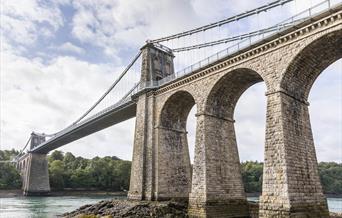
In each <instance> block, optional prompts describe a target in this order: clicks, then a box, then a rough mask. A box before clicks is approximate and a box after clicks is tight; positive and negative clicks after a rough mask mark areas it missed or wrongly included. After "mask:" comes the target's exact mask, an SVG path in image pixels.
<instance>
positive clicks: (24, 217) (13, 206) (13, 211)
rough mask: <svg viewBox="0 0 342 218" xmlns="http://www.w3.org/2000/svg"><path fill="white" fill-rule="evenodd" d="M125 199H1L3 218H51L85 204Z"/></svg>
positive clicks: (103, 197) (0, 213)
mask: <svg viewBox="0 0 342 218" xmlns="http://www.w3.org/2000/svg"><path fill="white" fill-rule="evenodd" d="M113 198H125V197H124V196H123V197H120V196H119V197H117V196H90V197H88V196H58V197H57V196H56V197H55V196H54V197H9V198H0V217H1V218H50V217H56V216H57V215H61V214H63V213H65V212H70V211H73V210H75V209H77V208H79V207H80V206H82V205H85V204H93V203H96V202H99V201H101V200H108V199H113Z"/></svg>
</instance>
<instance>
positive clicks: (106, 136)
mask: <svg viewBox="0 0 342 218" xmlns="http://www.w3.org/2000/svg"><path fill="white" fill-rule="evenodd" d="M268 2H270V1H266V0H259V1H256V0H255V1H250V0H211V1H206V0H149V1H139V0H110V1H109V0H77V1H76V0H74V1H73V0H53V1H52V0H51V1H50V0H21V1H20V4H18V2H16V1H12V0H3V1H1V11H0V12H1V20H0V21H1V23H0V25H1V36H0V37H1V38H0V40H1V54H0V58H1V60H0V61H1V62H0V63H1V66H0V73H1V74H0V85H1V87H0V89H1V96H0V97H1V98H0V101H1V102H0V103H1V105H0V109H1V111H0V120H1V123H0V124H1V126H0V149H12V148H14V149H21V148H22V147H23V145H24V144H25V142H26V140H27V138H28V137H29V135H30V133H31V132H32V131H36V132H44V133H52V132H57V131H59V130H61V129H63V128H65V127H66V126H67V125H68V124H70V123H71V122H73V121H74V120H75V119H76V118H77V117H79V116H80V115H81V114H82V113H83V112H85V110H86V109H87V108H89V107H90V106H91V105H92V104H93V103H94V102H95V101H96V100H97V99H98V98H99V97H100V96H101V94H102V93H104V91H105V90H106V89H107V88H108V87H109V86H110V85H111V83H113V81H114V80H115V79H116V78H117V77H118V75H119V73H121V71H122V69H124V67H125V66H126V65H127V63H128V62H129V61H130V59H131V58H132V57H133V56H134V55H135V54H136V53H137V51H139V48H140V47H142V46H143V45H144V43H145V41H146V40H147V39H155V38H158V37H162V36H166V35H169V34H172V33H177V32H181V31H185V30H188V29H191V28H193V27H198V26H201V25H205V24H208V23H212V22H215V21H218V20H221V19H224V18H227V17H229V16H233V15H235V14H238V13H241V12H244V11H246V10H250V9H253V8H255V7H258V6H261V5H263V4H265V3H268ZM317 2H319V1H318V0H297V1H295V2H294V3H293V4H292V5H289V6H288V7H285V6H284V7H281V8H278V9H276V10H274V11H273V12H268V13H270V14H268V15H267V16H262V15H260V16H257V17H252V18H251V19H249V20H246V21H241V22H239V23H235V24H229V25H227V26H222V27H220V28H219V30H216V32H210V31H208V32H207V33H203V34H202V35H201V36H200V37H202V38H196V39H195V40H193V41H191V40H190V39H185V41H183V42H179V41H177V42H175V45H174V46H175V47H177V46H178V45H181V44H182V43H183V44H184V43H194V42H198V41H200V40H201V39H203V38H204V39H205V40H210V39H215V37H216V36H218V35H219V37H221V36H225V35H229V34H230V35H234V34H238V33H241V32H244V31H251V30H254V29H258V28H261V27H266V26H268V25H270V24H271V23H272V22H275V20H279V21H280V20H282V19H283V18H285V17H289V16H290V15H293V14H295V13H298V12H300V11H301V10H302V9H303V8H305V7H307V6H308V5H314V4H316V3H317ZM269 17H272V19H269ZM172 43H173V42H172ZM170 44H171V42H170V43H169V44H168V46H170ZM224 46H225V45H223V46H221V47H218V48H208V49H207V50H205V52H202V53H198V54H195V53H194V54H193V53H191V55H188V54H179V55H178V54H176V61H175V67H176V69H179V70H180V69H181V68H182V67H185V66H187V65H189V64H191V63H193V62H194V61H196V60H200V59H201V58H204V57H206V56H209V55H210V54H211V53H210V52H212V53H214V52H215V51H218V50H219V49H222V48H224ZM215 49H216V50H215ZM189 57H191V58H189ZM341 84H342V61H341V60H339V61H337V62H335V63H334V64H332V65H331V66H330V67H329V68H327V69H326V70H325V71H324V72H323V73H322V74H321V75H320V76H319V78H318V79H317V81H316V82H315V84H314V86H313V88H312V90H311V93H310V97H309V102H310V107H309V109H310V115H311V124H312V129H313V134H314V139H315V146H316V153H317V157H318V160H319V161H337V162H341V161H342V160H341V159H342V134H341V132H342V127H341V123H342V122H341V121H342V85H341ZM265 91H266V90H265V86H264V84H263V83H260V84H256V85H254V86H252V87H251V88H249V89H248V90H247V91H246V92H245V93H244V94H243V95H242V97H241V98H240V100H239V101H238V104H237V108H236V111H235V120H236V135H237V142H238V149H239V155H240V160H241V161H246V160H258V161H262V160H263V146H264V137H265V111H266V97H265V95H264V93H265ZM322 112H324V113H322ZM194 114H195V108H193V110H192V111H191V113H190V115H189V118H188V122H187V128H188V132H189V133H188V140H189V150H190V156H191V157H192V158H193V153H194V138H195V116H194ZM134 124H135V119H134V118H133V119H130V120H128V121H125V122H123V123H120V124H118V125H115V126H113V127H110V128H107V129H105V130H103V131H101V132H98V133H95V134H93V135H90V136H88V137H85V138H83V139H80V140H78V141H75V142H72V143H70V144H67V145H65V146H63V147H61V148H60V149H59V150H62V151H64V152H72V153H73V154H75V155H80V156H84V157H88V158H91V157H95V156H108V155H109V156H114V155H115V156H118V157H120V158H122V159H126V160H131V158H132V151H133V137H134Z"/></svg>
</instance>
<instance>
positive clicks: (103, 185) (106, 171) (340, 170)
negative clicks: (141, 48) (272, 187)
mask: <svg viewBox="0 0 342 218" xmlns="http://www.w3.org/2000/svg"><path fill="white" fill-rule="evenodd" d="M17 154H18V152H17V151H15V150H11V151H9V150H5V151H1V150H0V160H10V159H11V158H12V157H14V156H15V155H17ZM48 163H49V176H50V185H51V188H52V189H55V190H62V189H64V188H72V189H76V188H83V189H93V188H95V189H100V190H112V191H119V190H128V188H129V179H130V171H131V162H130V161H124V160H120V159H119V158H117V157H115V156H113V157H103V158H100V157H95V158H93V159H86V158H82V157H75V156H74V155H73V154H72V153H70V152H67V153H65V154H64V153H62V152H60V151H54V152H53V153H52V154H51V155H49V156H48ZM318 168H319V173H320V178H321V182H322V186H323V189H324V192H325V193H326V194H342V164H341V163H340V164H338V163H334V162H321V163H319V165H318ZM241 169H242V179H243V183H244V186H245V191H246V192H247V193H260V192H261V191H262V174H263V163H261V162H253V161H247V162H243V163H241ZM20 187H21V180H20V175H19V172H18V171H17V170H16V168H15V167H14V165H13V164H8V163H6V164H4V163H1V164H0V189H11V188H12V189H15V188H20Z"/></svg>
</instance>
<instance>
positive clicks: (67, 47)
mask: <svg viewBox="0 0 342 218" xmlns="http://www.w3.org/2000/svg"><path fill="white" fill-rule="evenodd" d="M57 49H58V50H60V51H63V52H71V53H76V54H84V52H85V51H84V49H83V48H81V47H78V46H76V45H74V44H72V43H71V42H65V43H63V44H62V45H60V46H59V47H58V48H57Z"/></svg>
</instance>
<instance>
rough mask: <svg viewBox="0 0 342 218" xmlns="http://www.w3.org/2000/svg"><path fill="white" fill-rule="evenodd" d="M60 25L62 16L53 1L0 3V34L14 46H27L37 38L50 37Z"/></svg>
mask: <svg viewBox="0 0 342 218" xmlns="http://www.w3.org/2000/svg"><path fill="white" fill-rule="evenodd" d="M62 25H63V17H62V14H61V12H60V10H59V8H58V7H57V5H56V4H55V3H53V1H51V2H48V3H43V2H41V1H36V0H22V1H20V4H18V2H16V1H1V29H2V34H4V35H5V36H6V37H7V38H8V39H9V40H10V41H12V42H14V43H16V44H22V45H27V46H28V45H30V44H32V43H35V42H36V41H37V39H38V38H39V37H51V36H52V35H53V33H54V32H55V31H57V29H58V28H59V27H61V26H62Z"/></svg>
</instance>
